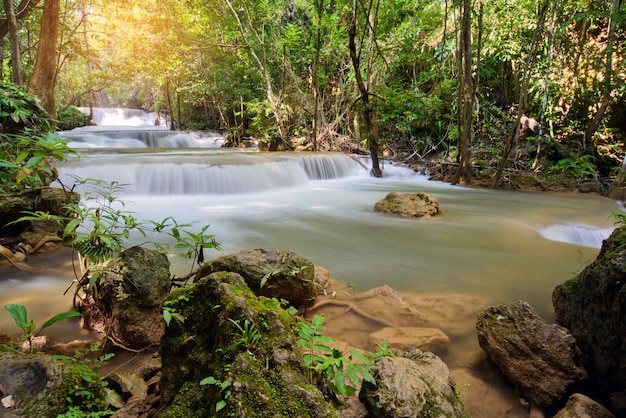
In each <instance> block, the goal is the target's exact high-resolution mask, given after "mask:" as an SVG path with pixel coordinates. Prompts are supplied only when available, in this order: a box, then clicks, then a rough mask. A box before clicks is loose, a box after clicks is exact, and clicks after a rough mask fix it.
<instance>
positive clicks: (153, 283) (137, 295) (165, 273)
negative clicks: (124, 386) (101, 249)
mask: <svg viewBox="0 0 626 418" xmlns="http://www.w3.org/2000/svg"><path fill="white" fill-rule="evenodd" d="M169 268H170V263H169V261H168V259H167V257H166V255H165V254H163V253H162V252H160V251H157V250H151V249H147V248H144V247H139V246H137V247H132V248H129V249H128V250H125V251H123V252H122V253H121V254H120V256H119V258H117V259H111V260H108V261H107V262H106V263H105V264H104V265H102V266H97V267H94V271H98V272H99V274H100V278H99V279H98V280H97V284H96V285H95V287H94V290H93V291H92V292H91V293H90V294H89V296H88V297H87V298H86V299H85V300H84V302H83V303H82V304H81V306H79V310H80V311H81V313H82V314H83V318H84V319H85V321H86V323H87V324H88V325H89V326H90V327H91V328H92V329H94V330H96V331H100V332H101V333H102V334H103V335H104V336H106V337H108V338H109V339H110V340H111V341H113V342H114V343H115V344H117V345H122V346H124V347H128V348H131V349H142V348H145V347H147V346H151V345H155V344H159V342H160V340H161V336H162V335H163V330H164V328H165V326H164V323H163V316H162V311H161V303H163V301H164V300H165V298H166V297H167V296H168V293H169V290H170V286H171V280H170V270H169Z"/></svg>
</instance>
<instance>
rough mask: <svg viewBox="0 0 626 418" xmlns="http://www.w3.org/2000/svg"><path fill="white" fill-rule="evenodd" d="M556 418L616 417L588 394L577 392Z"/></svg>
mask: <svg viewBox="0 0 626 418" xmlns="http://www.w3.org/2000/svg"><path fill="white" fill-rule="evenodd" d="M554 418H615V415H613V414H612V413H611V412H609V410H608V409H606V408H605V407H604V406H602V405H601V404H599V403H598V402H596V401H594V400H593V399H591V398H589V397H588V396H585V395H583V394H581V393H575V394H573V395H572V396H570V398H569V399H568V401H567V404H565V407H564V408H563V409H561V410H560V411H559V412H558V413H557V414H556V415H555V416H554Z"/></svg>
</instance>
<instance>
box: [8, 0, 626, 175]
mask: <svg viewBox="0 0 626 418" xmlns="http://www.w3.org/2000/svg"><path fill="white" fill-rule="evenodd" d="M624 9H625V8H624V6H623V4H622V1H621V0H609V1H606V0H605V1H592V0H573V1H572V0H513V1H510V0H494V1H485V0H435V1H431V0H212V1H204V0H203V1H199V0H186V1H178V0H158V1H157V0H143V1H135V2H131V3H129V2H127V1H122V0H23V1H11V0H5V1H4V14H3V16H2V18H1V19H0V36H2V40H3V43H2V45H0V48H1V49H0V54H1V55H0V59H1V63H2V66H1V73H0V75H1V78H2V80H3V81H6V82H12V83H14V84H22V85H24V86H25V87H27V88H28V90H29V92H31V93H33V94H35V95H37V96H38V97H39V98H40V99H41V103H42V106H43V107H44V108H45V109H46V110H47V111H48V113H49V114H50V115H51V116H53V117H57V115H59V114H61V115H63V114H64V112H67V111H68V109H72V107H74V106H82V107H90V106H111V107H133V108H143V109H146V110H152V111H156V112H158V113H157V114H160V113H164V114H167V115H168V116H169V120H170V121H171V125H172V128H175V129H219V130H221V131H223V132H225V133H226V134H227V137H228V139H229V142H230V144H231V145H235V146H236V145H238V144H240V143H241V142H242V141H243V140H245V139H247V138H253V139H256V140H258V141H260V142H261V143H262V144H265V145H266V146H267V147H268V148H269V149H271V150H291V149H295V148H296V147H298V149H303V150H342V151H348V152H355V151H359V150H361V151H367V152H369V153H370V154H371V155H372V157H373V169H372V173H373V175H380V174H381V173H380V170H379V169H377V166H378V161H377V159H378V157H383V156H390V157H392V158H397V159H403V160H406V161H410V160H425V159H432V158H438V159H444V160H447V161H449V162H451V163H453V164H455V167H458V169H456V172H455V175H454V177H453V178H452V181H453V182H455V183H465V184H472V183H473V182H474V181H475V178H474V175H475V171H474V170H473V167H476V166H480V167H487V168H489V169H490V170H489V173H490V174H489V175H490V182H491V185H493V186H498V185H502V177H503V176H505V170H506V169H511V168H513V169H518V170H527V171H530V172H543V173H549V174H556V173H566V174H568V175H569V176H572V177H575V178H579V179H584V178H587V177H590V176H596V177H602V178H607V177H613V178H614V177H615V176H616V175H617V174H618V172H619V170H620V167H621V165H622V160H623V140H624V132H625V130H626V125H625V124H626V122H625V121H626V118H625V117H624V113H625V111H626V105H625V102H624V98H625V93H626V87H625V84H624V80H625V79H626V67H625V65H624V56H625V54H624V52H625V51H624V49H625V46H626V43H625V40H626V25H625V22H624V14H625V10H624ZM60 119H62V118H60ZM456 163H458V165H456ZM617 178H618V180H619V179H620V178H621V177H619V176H618V177H617Z"/></svg>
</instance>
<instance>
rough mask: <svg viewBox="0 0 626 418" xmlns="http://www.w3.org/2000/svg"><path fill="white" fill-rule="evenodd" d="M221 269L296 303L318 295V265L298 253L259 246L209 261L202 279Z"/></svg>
mask: <svg viewBox="0 0 626 418" xmlns="http://www.w3.org/2000/svg"><path fill="white" fill-rule="evenodd" d="M217 271H227V272H232V273H237V274H239V275H241V277H243V279H244V280H245V281H246V283H247V284H248V286H249V287H250V289H251V290H252V291H253V292H254V293H255V294H256V295H261V296H266V297H269V298H277V299H284V300H287V301H289V302H290V303H291V304H292V305H293V306H296V307H298V306H303V305H305V306H306V305H308V304H310V303H312V302H313V301H314V300H315V297H316V295H317V294H318V288H317V285H316V282H315V266H314V265H313V263H311V262H310V261H309V260H307V259H306V258H304V257H303V256H301V255H300V254H298V253H295V252H293V251H287V250H277V249H273V248H255V249H248V250H243V251H240V252H238V253H234V254H229V255H225V256H223V257H219V258H217V259H215V260H211V261H209V262H207V263H206V264H205V265H204V266H203V267H202V268H201V269H200V271H199V273H198V274H197V275H196V280H197V279H198V278H201V277H204V276H207V275H209V274H211V273H214V272H217Z"/></svg>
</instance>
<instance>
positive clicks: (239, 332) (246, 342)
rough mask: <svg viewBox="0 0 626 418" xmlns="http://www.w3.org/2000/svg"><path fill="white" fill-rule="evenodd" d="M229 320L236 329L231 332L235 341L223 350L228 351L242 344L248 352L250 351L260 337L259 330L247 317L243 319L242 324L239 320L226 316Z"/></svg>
mask: <svg viewBox="0 0 626 418" xmlns="http://www.w3.org/2000/svg"><path fill="white" fill-rule="evenodd" d="M228 320H229V321H230V322H232V323H233V325H234V326H235V328H236V331H235V332H233V333H232V335H233V336H234V337H235V341H234V342H233V343H232V344H230V345H229V346H228V347H226V348H225V349H224V351H230V350H232V349H233V348H235V347H238V346H240V345H243V346H244V347H245V348H246V350H247V351H248V352H252V351H253V350H254V348H255V347H256V346H257V344H258V342H259V340H260V339H261V331H259V329H258V328H257V327H256V326H255V325H254V323H252V322H250V321H248V320H247V319H246V320H244V321H243V325H242V324H241V323H240V321H239V320H236V321H235V320H233V319H230V318H228Z"/></svg>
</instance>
